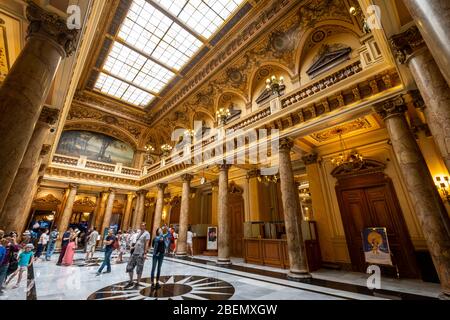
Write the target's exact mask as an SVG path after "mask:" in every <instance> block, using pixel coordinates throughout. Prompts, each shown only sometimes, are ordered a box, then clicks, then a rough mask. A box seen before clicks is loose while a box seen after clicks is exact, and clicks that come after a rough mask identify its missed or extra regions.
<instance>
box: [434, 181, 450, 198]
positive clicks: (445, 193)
mask: <svg viewBox="0 0 450 320" xmlns="http://www.w3.org/2000/svg"><path fill="white" fill-rule="evenodd" d="M435 180H436V187H437V189H438V191H439V193H440V194H441V196H442V199H443V200H447V201H448V202H450V183H449V177H448V176H436V177H435Z"/></svg>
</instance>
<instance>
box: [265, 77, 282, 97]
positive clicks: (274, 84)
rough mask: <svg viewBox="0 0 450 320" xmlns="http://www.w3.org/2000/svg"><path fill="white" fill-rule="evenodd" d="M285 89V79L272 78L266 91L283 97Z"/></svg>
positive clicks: (267, 84)
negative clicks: (282, 93)
mask: <svg viewBox="0 0 450 320" xmlns="http://www.w3.org/2000/svg"><path fill="white" fill-rule="evenodd" d="M283 88H284V78H283V77H279V78H277V77H275V76H272V77H270V78H269V79H267V80H266V89H267V90H269V91H272V93H273V94H274V95H276V96H277V97H279V96H281V90H283Z"/></svg>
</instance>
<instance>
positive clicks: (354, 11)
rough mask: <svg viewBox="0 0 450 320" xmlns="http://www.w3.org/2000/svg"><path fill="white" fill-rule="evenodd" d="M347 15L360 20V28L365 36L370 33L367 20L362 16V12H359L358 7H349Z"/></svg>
mask: <svg viewBox="0 0 450 320" xmlns="http://www.w3.org/2000/svg"><path fill="white" fill-rule="evenodd" d="M349 13H350V14H351V15H352V16H354V17H356V18H359V19H360V20H361V23H362V27H363V32H364V33H365V34H368V33H371V32H372V30H370V27H369V24H368V23H367V20H366V18H365V17H364V14H363V12H362V10H361V8H360V7H359V6H358V7H354V6H351V7H350V9H349Z"/></svg>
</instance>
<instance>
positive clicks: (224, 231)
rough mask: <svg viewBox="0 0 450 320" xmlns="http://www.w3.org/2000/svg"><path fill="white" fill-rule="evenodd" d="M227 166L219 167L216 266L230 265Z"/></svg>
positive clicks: (228, 166)
mask: <svg viewBox="0 0 450 320" xmlns="http://www.w3.org/2000/svg"><path fill="white" fill-rule="evenodd" d="M229 169H230V165H229V164H221V165H219V199H218V204H217V220H218V221H217V222H218V225H219V228H218V229H219V230H218V246H217V250H218V257H217V264H231V260H230V256H231V248H230V224H231V221H230V216H229V214H228V170H229Z"/></svg>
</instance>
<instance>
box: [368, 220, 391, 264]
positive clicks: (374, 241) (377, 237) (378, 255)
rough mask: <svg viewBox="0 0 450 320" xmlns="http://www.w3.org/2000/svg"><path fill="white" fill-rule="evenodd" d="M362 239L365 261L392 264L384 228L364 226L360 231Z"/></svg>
mask: <svg viewBox="0 0 450 320" xmlns="http://www.w3.org/2000/svg"><path fill="white" fill-rule="evenodd" d="M362 239H363V250H364V258H365V260H366V262H367V263H371V264H379V265H388V266H392V265H393V264H392V258H391V250H390V248H389V241H388V237H387V232H386V228H379V227H376V228H366V229H364V230H363V231H362Z"/></svg>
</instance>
